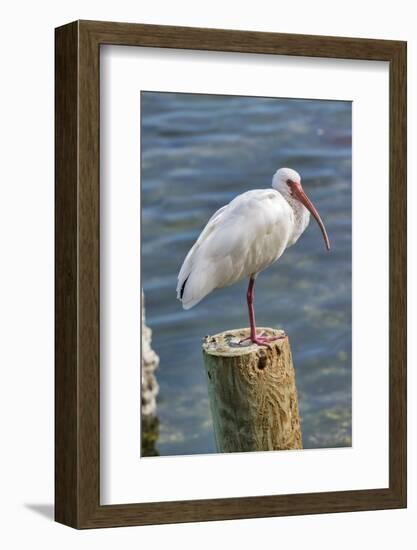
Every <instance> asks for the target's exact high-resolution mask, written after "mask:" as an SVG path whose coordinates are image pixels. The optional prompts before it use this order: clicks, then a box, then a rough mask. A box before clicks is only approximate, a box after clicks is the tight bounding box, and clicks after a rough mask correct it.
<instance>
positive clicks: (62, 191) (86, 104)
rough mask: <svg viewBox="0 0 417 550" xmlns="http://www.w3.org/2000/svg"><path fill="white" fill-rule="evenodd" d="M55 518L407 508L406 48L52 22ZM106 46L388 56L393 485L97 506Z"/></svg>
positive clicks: (132, 519)
mask: <svg viewBox="0 0 417 550" xmlns="http://www.w3.org/2000/svg"><path fill="white" fill-rule="evenodd" d="M55 40H56V66H55V71H56V72H55V75H56V103H55V109H56V142H55V143H56V165H55V169H56V335H55V345H56V370H55V389H56V401H55V414H56V416H55V438H56V443H55V445H56V447H55V449H56V458H55V464H56V471H55V482H56V497H55V499H56V500H55V518H56V521H58V522H61V523H63V524H66V525H69V526H72V527H75V528H98V527H116V526H127V525H144V524H157V523H176V522H191V521H208V520H221V519H235V518H256V517H265V516H287V515H295V514H318V513H329V512H344V511H359V510H379V509H387V508H403V507H405V506H406V135H407V132H406V43H405V42H400V41H386V40H369V39H358V38H335V37H329V36H304V35H291V34H275V33H259V32H247V31H229V30H215V29H199V28H185V27H181V28H180V27H169V26H155V25H140V24H130V23H129V24H124V23H110V22H94V21H76V22H73V23H70V24H68V25H65V26H62V27H59V28H57V29H56V35H55ZM103 44H118V45H128V46H148V47H158V48H182V49H190V50H211V51H224V52H247V53H264V54H271V55H290V56H307V57H323V58H340V59H342V58H343V59H361V60H378V61H387V62H389V82H390V99H389V102H390V104H389V107H390V115H389V116H390V135H389V143H390V146H389V155H390V159H389V160H390V168H389V177H390V192H389V193H390V195H389V200H390V214H389V217H390V249H389V262H390V266H389V277H390V282H389V322H390V326H389V343H390V346H389V487H388V488H384V489H370V490H353V491H338V492H324V493H311V494H293V495H268V496H260V497H247V498H225V499H210V500H191V501H175V502H152V503H141V504H138V503H136V504H135V503H132V504H123V505H100V496H99V487H100V483H99V479H100V468H99V445H100V436H99V434H100V431H99V427H100V421H99V419H100V400H99V395H100V394H99V387H100V369H99V365H100V354H99V349H100V346H99V303H100V300H99V287H100V278H99V250H100V247H99V239H100V234H99V201H100V192H99V173H100V170H99V98H100V93H99V83H100V79H99V56H100V46H101V45H103Z"/></svg>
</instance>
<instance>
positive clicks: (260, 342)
mask: <svg viewBox="0 0 417 550" xmlns="http://www.w3.org/2000/svg"><path fill="white" fill-rule="evenodd" d="M265 334H267V332H265V331H263V332H261V334H259V336H258V335H255V336H254V337H252V336H248V337H247V338H244V339H243V340H240V342H239V344H243V343H244V342H248V341H250V342H252V344H256V345H257V346H265V347H267V348H269V347H270V346H269V344H270V343H272V342H275V341H276V340H282V339H283V338H285V337H286V335H285V333H282V334H280V335H279V336H270V337H267V336H264V335H265Z"/></svg>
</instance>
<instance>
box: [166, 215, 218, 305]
mask: <svg viewBox="0 0 417 550" xmlns="http://www.w3.org/2000/svg"><path fill="white" fill-rule="evenodd" d="M228 206H229V205H228V204H226V205H225V206H222V207H221V208H219V209H218V210H217V211H216V212H215V213H214V214H213V215H212V217H211V218H210V219H209V221H208V222H207V224H206V226H205V227H204V229H203V231H202V232H201V233H200V236H199V237H198V239H197V240H196V242H195V243H194V245H193V246H192V247H191V249H190V250H189V252H188V254H187V256H186V257H185V260H184V262H183V264H182V267H181V269H180V272H179V274H178V284H177V298H178V299H182V292H183V285H184V283H185V282H186V280H187V279H188V277H189V275H190V273H191V270H192V268H193V265H194V263H195V258H196V255H197V252H198V250H199V249H200V248H201V246H202V244H203V243H204V241H205V240H206V239H207V237H208V236H209V235H210V234H211V233H212V232H213V231H214V229H215V227H216V225H217V224H218V223H219V221H220V218H221V215H222V213H223V212H224V211H225V210H226V208H227V207H228Z"/></svg>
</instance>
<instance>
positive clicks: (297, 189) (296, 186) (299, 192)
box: [291, 182, 330, 250]
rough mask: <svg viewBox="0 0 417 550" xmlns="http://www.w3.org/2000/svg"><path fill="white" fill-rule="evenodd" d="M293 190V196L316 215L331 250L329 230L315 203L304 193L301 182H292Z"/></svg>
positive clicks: (328, 248)
mask: <svg viewBox="0 0 417 550" xmlns="http://www.w3.org/2000/svg"><path fill="white" fill-rule="evenodd" d="M291 191H292V194H293V197H294V198H296V199H297V200H299V201H300V202H301V203H302V204H303V205H304V206H305V207H306V208H307V209H308V210H309V211H310V212H311V214H312V216H314V218H315V220H316V222H317V223H318V225H319V227H320V230H321V232H322V235H323V239H324V242H325V244H326V248H327V250H330V241H329V237H328V236H327V231H326V228H325V227H324V223H323V222H322V220H321V218H320V215H319V213H318V212H317V210H316V208H315V206H314V204H313V203H312V202H311V200H310V199H309V198H308V197H307V195H306V194H305V193H304V189H303V188H302V186H301V183H298V182H292V183H291Z"/></svg>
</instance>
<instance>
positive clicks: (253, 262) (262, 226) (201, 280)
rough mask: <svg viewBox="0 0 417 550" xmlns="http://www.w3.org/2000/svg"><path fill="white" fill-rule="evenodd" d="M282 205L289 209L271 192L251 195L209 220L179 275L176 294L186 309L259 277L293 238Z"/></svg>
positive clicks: (251, 192)
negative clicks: (220, 290) (214, 292)
mask: <svg viewBox="0 0 417 550" xmlns="http://www.w3.org/2000/svg"><path fill="white" fill-rule="evenodd" d="M283 203H285V204H286V205H287V207H288V209H290V208H289V206H288V203H286V201H285V199H283V198H282V196H281V195H280V194H279V193H278V192H277V191H274V190H272V189H271V190H267V189H261V190H253V191H248V192H246V193H243V194H242V195H239V196H238V197H236V198H235V199H233V201H231V202H230V203H229V204H228V205H226V206H224V207H223V208H221V209H220V210H218V211H217V212H216V213H215V214H214V215H213V216H212V217H211V218H210V220H209V222H208V223H207V225H206V227H205V228H204V230H203V232H202V233H201V235H200V237H199V238H198V240H197V241H196V243H195V244H194V246H193V247H192V249H191V250H190V252H189V253H188V255H187V257H186V259H185V261H184V264H183V266H182V268H181V270H180V274H179V276H178V286H177V295H178V298H179V299H180V300H182V303H183V307H184V308H185V309H189V308H191V307H192V306H194V305H195V304H197V303H198V302H199V301H200V300H202V299H203V298H204V296H206V295H207V294H209V293H210V292H211V291H212V290H214V289H215V288H219V287H223V286H227V285H230V284H232V283H234V282H236V281H239V280H240V279H242V278H243V277H245V276H249V275H251V274H253V273H257V272H259V271H261V270H262V269H265V267H267V266H268V265H270V264H271V263H273V261H275V259H276V257H277V254H278V255H280V254H281V253H282V251H283V250H284V248H285V245H286V242H287V240H288V232H287V231H286V228H285V227H284V226H282V223H281V222H282V219H283V214H285V211H284V210H285V205H284V204H283ZM283 209H284V210H283ZM280 224H281V225H280ZM281 248H282V251H280V249H281Z"/></svg>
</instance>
